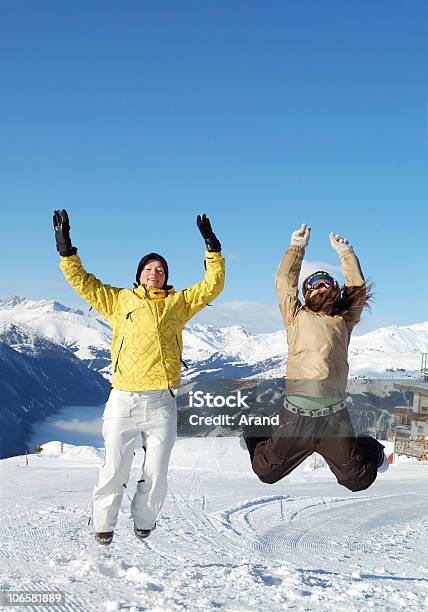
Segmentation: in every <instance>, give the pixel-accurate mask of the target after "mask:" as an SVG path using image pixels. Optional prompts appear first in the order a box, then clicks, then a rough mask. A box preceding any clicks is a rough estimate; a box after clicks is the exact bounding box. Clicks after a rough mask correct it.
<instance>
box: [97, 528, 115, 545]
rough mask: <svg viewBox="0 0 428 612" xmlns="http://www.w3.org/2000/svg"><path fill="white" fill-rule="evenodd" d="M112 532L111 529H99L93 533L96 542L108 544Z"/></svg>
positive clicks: (111, 538) (111, 537)
mask: <svg viewBox="0 0 428 612" xmlns="http://www.w3.org/2000/svg"><path fill="white" fill-rule="evenodd" d="M113 533H114V532H113V531H100V532H98V533H96V534H95V539H96V541H97V542H98V544H104V545H106V546H108V545H109V544H111V541H112V540H113Z"/></svg>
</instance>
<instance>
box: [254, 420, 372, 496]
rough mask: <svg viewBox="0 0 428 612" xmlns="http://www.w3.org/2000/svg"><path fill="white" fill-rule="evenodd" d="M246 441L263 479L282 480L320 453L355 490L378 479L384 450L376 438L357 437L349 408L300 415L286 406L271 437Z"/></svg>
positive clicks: (338, 480) (337, 474)
mask: <svg viewBox="0 0 428 612" xmlns="http://www.w3.org/2000/svg"><path fill="white" fill-rule="evenodd" d="M246 442H247V447H248V450H249V452H250V457H251V464H252V468H253V470H254V472H255V473H256V474H257V476H258V477H259V478H260V480H261V481H262V482H266V483H269V484H273V483H274V482H277V481H278V480H281V478H284V476H287V474H290V472H292V471H293V470H294V469H295V468H296V467H297V466H298V465H299V464H300V463H302V461H303V460H304V459H306V457H309V456H310V455H311V454H312V453H314V452H317V453H319V454H320V455H321V456H322V457H324V459H325V461H326V462H327V464H328V466H329V467H330V469H331V471H332V472H333V474H334V475H335V476H336V478H337V482H338V483H339V484H340V485H342V486H344V487H346V488H347V489H349V490H350V491H354V492H355V491H362V490H363V489H367V488H368V487H369V486H370V485H371V484H372V483H373V482H374V481H375V479H376V476H377V468H378V462H379V453H380V449H383V446H382V445H381V444H380V443H379V442H378V441H377V440H375V439H374V438H371V437H368V436H367V437H365V436H364V437H363V436H359V437H356V436H355V431H354V428H353V426H352V423H351V419H350V416H349V413H348V410H347V409H346V408H345V409H343V410H340V411H338V412H335V413H332V414H330V415H327V416H322V417H310V416H298V415H297V414H294V413H293V412H290V411H289V410H287V409H285V408H284V410H283V412H282V414H281V417H280V425H279V427H278V429H277V430H276V431H275V433H274V434H273V435H272V436H271V437H270V438H247V440H246Z"/></svg>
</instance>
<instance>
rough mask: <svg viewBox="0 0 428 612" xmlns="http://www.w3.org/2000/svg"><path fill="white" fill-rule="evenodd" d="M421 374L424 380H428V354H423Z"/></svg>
mask: <svg viewBox="0 0 428 612" xmlns="http://www.w3.org/2000/svg"><path fill="white" fill-rule="evenodd" d="M421 373H422V376H423V377H424V380H428V353H422V363H421Z"/></svg>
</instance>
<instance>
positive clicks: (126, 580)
mask: <svg viewBox="0 0 428 612" xmlns="http://www.w3.org/2000/svg"><path fill="white" fill-rule="evenodd" d="M42 446H44V448H45V449H46V450H45V453H44V455H42V456H35V455H30V456H29V465H28V466H26V464H25V458H24V457H22V456H21V457H12V458H9V459H4V460H2V461H0V470H1V493H2V502H1V524H2V530H1V533H0V539H1V541H0V564H1V581H0V588H1V589H3V590H18V589H19V590H33V591H34V590H62V591H64V592H65V599H66V604H65V606H64V607H60V608H59V607H58V606H55V607H52V608H43V609H50V610H55V612H57V611H58V610H79V611H80V610H82V611H85V612H86V611H88V612H89V611H92V610H93V611H98V610H118V609H125V610H134V611H135V610H181V609H188V610H208V609H211V608H213V609H214V608H219V609H224V610H245V611H247V610H250V609H261V608H262V607H266V608H267V609H270V610H283V609H293V610H317V611H320V610H325V611H329V612H330V611H332V610H339V609H342V608H346V609H347V610H368V609H379V610H380V609H382V610H385V611H388V610H401V609H406V610H418V611H420V610H424V609H428V563H427V555H428V549H427V546H426V543H427V541H428V514H427V507H428V465H425V464H422V463H419V462H416V461H415V462H412V461H410V460H409V461H407V462H404V463H399V464H396V465H392V466H391V467H390V469H389V471H388V472H387V473H385V474H382V475H380V476H379V478H378V480H377V481H376V482H375V484H374V485H373V486H372V487H371V488H370V489H368V490H367V491H364V492H361V493H357V494H355V493H351V492H349V491H347V490H346V489H344V488H343V487H340V486H339V485H338V484H337V483H336V482H335V479H334V477H333V476H332V475H331V473H330V472H329V470H328V469H327V468H326V467H325V466H322V461H321V460H320V458H318V460H317V464H316V465H317V466H318V467H317V469H314V467H316V466H314V461H313V457H311V458H309V459H308V460H307V461H306V462H305V463H304V464H302V466H300V468H299V469H298V470H296V471H295V472H294V473H293V474H292V475H290V476H289V477H287V478H286V479H284V480H283V481H281V482H280V483H277V484H276V485H265V484H263V483H261V482H260V481H259V480H258V479H257V478H256V476H255V475H254V474H252V472H251V470H250V467H249V461H248V455H247V453H246V452H244V451H243V450H242V449H241V448H240V447H239V442H238V439H237V438H202V439H201V438H199V439H186V440H179V441H178V442H177V444H176V446H175V449H174V451H173V455H172V458H171V468H170V474H169V493H168V497H167V500H166V503H165V506H164V508H163V510H162V513H161V515H160V517H159V520H158V527H157V529H156V530H155V531H154V532H153V533H152V534H151V536H150V538H148V539H147V540H145V541H140V540H138V539H137V538H136V537H135V536H134V534H133V532H132V522H131V519H130V513H129V508H130V501H129V498H128V495H129V497H132V495H133V491H134V489H135V484H136V481H137V480H138V478H139V475H140V468H139V466H140V465H141V461H142V451H138V452H137V455H136V457H135V458H134V464H133V469H132V474H131V479H130V482H129V484H128V488H127V491H126V493H125V496H124V501H123V505H122V511H121V513H120V516H119V522H118V526H117V529H116V532H115V537H114V540H113V543H112V545H111V546H110V547H102V546H100V545H98V544H97V543H96V542H95V540H94V538H93V535H92V531H91V527H88V525H87V522H88V517H89V515H90V500H91V490H92V487H93V484H94V482H95V480H96V478H97V472H98V468H99V466H100V464H101V463H102V460H103V459H102V453H101V452H100V451H99V450H97V449H95V448H94V447H90V446H84V447H82V446H76V447H74V446H72V445H65V448H64V451H65V452H64V454H62V455H61V454H58V452H59V444H58V443H54V442H52V443H51V444H49V445H43V444H42ZM319 466H321V467H319ZM8 609H11V610H12V609H13V608H8ZM16 609H19V610H21V609H25V610H30V609H32V608H30V607H26V608H16ZM36 609H39V608H34V610H36Z"/></svg>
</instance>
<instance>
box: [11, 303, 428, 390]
mask: <svg viewBox="0 0 428 612" xmlns="http://www.w3.org/2000/svg"><path fill="white" fill-rule="evenodd" d="M11 321H13V322H14V323H15V325H21V324H24V325H25V326H26V327H27V328H31V329H34V330H36V331H37V332H39V333H40V334H42V335H43V336H45V337H47V338H49V339H51V340H52V341H53V342H55V343H57V344H59V345H61V346H63V347H66V348H69V349H71V350H72V351H73V352H74V353H75V355H76V357H78V358H79V359H81V360H83V361H84V362H85V363H86V365H87V366H89V367H90V368H91V369H94V370H97V371H99V372H100V373H101V374H103V375H104V376H105V377H106V378H109V377H110V375H111V368H110V363H109V348H110V342H111V329H110V327H109V325H108V324H107V323H106V322H105V321H104V319H102V318H101V317H99V316H97V315H96V313H94V314H93V315H92V314H84V313H83V312H82V311H81V310H76V309H72V308H67V307H66V306H63V305H62V304H60V303H58V302H55V301H53V300H38V301H36V300H30V299H27V298H24V297H18V296H11V297H8V298H6V299H5V300H3V302H0V328H1V326H2V324H4V323H5V322H11ZM183 340H184V351H183V358H184V361H185V362H186V364H187V365H188V368H189V369H188V370H187V371H185V372H184V376H185V377H187V378H191V379H195V378H201V377H203V378H220V377H221V378H242V377H249V376H257V377H261V378H280V377H282V376H284V371H285V361H286V356H287V345H286V336H285V332H284V330H279V331H277V332H272V333H261V334H255V333H251V332H249V331H247V330H245V329H244V328H243V327H242V326H239V325H235V326H232V327H224V328H218V327H215V326H213V325H208V324H205V323H194V324H189V325H187V326H186V329H185V330H184V337H183ZM423 352H428V321H427V322H425V323H417V324H415V325H409V326H403V327H398V326H395V325H391V326H389V327H383V328H380V329H378V330H375V331H372V332H369V333H367V334H364V335H361V336H353V338H352V339H351V345H350V351H349V364H350V376H351V377H360V376H365V377H370V378H382V377H387V378H388V377H392V376H394V375H395V376H400V377H401V376H414V375H417V373H418V371H419V368H420V362H421V353H423Z"/></svg>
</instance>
